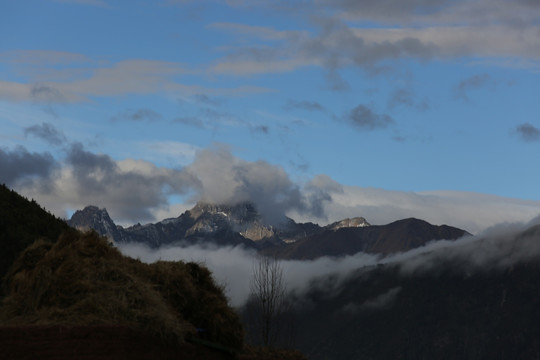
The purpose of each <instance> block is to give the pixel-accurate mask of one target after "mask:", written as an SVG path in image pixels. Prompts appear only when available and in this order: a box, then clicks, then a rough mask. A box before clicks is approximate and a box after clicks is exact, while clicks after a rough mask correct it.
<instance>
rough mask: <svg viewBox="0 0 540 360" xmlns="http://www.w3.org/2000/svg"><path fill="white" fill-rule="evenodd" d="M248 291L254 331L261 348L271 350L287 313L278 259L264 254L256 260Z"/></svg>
mask: <svg viewBox="0 0 540 360" xmlns="http://www.w3.org/2000/svg"><path fill="white" fill-rule="evenodd" d="M250 292H251V295H250V300H251V305H252V307H254V310H255V312H254V317H255V319H253V321H254V322H255V323H256V326H255V329H254V330H255V331H257V332H259V336H260V339H259V341H260V343H262V345H263V346H265V347H273V346H274V345H275V344H276V341H277V339H278V336H279V333H280V331H281V325H282V320H283V319H282V318H283V314H284V313H285V311H286V310H287V302H286V298H285V294H286V286H285V282H284V279H283V269H282V266H281V263H280V262H279V260H277V259H275V258H273V257H270V256H264V255H260V256H259V257H258V259H257V261H256V262H255V263H254V264H253V278H252V280H251V284H250Z"/></svg>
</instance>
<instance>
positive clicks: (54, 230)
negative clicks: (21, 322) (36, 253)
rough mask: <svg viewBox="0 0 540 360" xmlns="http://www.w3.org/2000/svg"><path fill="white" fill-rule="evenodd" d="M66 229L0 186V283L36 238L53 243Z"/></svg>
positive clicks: (33, 202)
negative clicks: (17, 258)
mask: <svg viewBox="0 0 540 360" xmlns="http://www.w3.org/2000/svg"><path fill="white" fill-rule="evenodd" d="M68 228H69V226H68V225H67V224H66V223H65V222H64V221H62V220H60V219H58V218H56V217H55V216H54V215H51V214H50V213H48V212H47V211H45V210H44V209H43V208H41V206H39V205H38V204H37V203H36V202H35V201H34V200H32V201H29V200H27V199H26V198H24V197H23V196H21V195H19V194H18V193H16V192H15V191H13V190H10V189H8V188H7V187H6V186H5V185H0V280H1V279H2V278H3V277H4V275H5V274H6V272H7V270H8V268H9V267H10V266H11V264H12V263H13V261H14V260H15V258H16V257H17V256H18V255H19V254H20V253H21V252H22V251H23V250H24V249H25V248H26V247H28V246H29V245H30V244H31V243H33V242H34V241H35V240H36V239H38V238H45V239H48V240H51V241H55V240H56V239H57V238H58V236H59V235H60V234H61V233H62V232H63V231H65V230H67V229H68ZM1 294H2V291H1V290H0V295H1Z"/></svg>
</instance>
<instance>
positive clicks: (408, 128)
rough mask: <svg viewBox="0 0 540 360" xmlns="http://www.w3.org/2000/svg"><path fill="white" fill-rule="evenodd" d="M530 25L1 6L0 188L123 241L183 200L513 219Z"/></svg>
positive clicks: (102, 2) (471, 18) (324, 7)
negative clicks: (108, 226) (102, 223)
mask: <svg viewBox="0 0 540 360" xmlns="http://www.w3.org/2000/svg"><path fill="white" fill-rule="evenodd" d="M539 20H540V5H539V4H538V3H537V2H534V1H527V0H518V1H507V0H466V1H460V0H458V1H444V0H440V1H433V0H429V1H428V0H403V1H400V2H398V3H396V2H392V1H380V0H379V1H371V0H366V1H352V0H351V1H349V0H316V1H286V2H285V1H284V2H280V1H265V0H252V1H243V0H235V1H233V0H231V1H211V0H202V1H190V0H182V1H173V0H168V1H167V0H159V1H142V0H141V1H113V0H110V1H108V0H58V1H55V0H39V1H32V0H24V1H15V0H7V1H3V2H2V4H1V5H0V34H2V35H0V38H1V41H0V126H1V129H2V130H1V131H0V166H1V167H2V168H3V171H2V174H0V181H2V182H4V183H6V184H8V185H9V186H11V187H13V188H15V189H17V190H18V191H20V192H22V193H23V194H25V195H27V196H29V197H34V198H36V199H37V200H38V201H40V203H43V204H44V205H45V206H46V207H47V208H49V209H51V211H53V212H55V213H56V214H58V215H60V216H68V215H69V213H70V212H71V211H73V210H75V209H77V208H81V207H83V206H85V205H87V204H89V203H93V204H94V205H98V206H101V207H107V209H109V211H110V212H111V215H112V216H113V218H114V219H115V220H117V221H119V222H121V223H125V224H128V223H133V222H137V221H140V222H148V221H155V220H159V219H161V218H163V217H167V216H177V215H178V214H179V212H181V211H183V210H185V209H187V208H189V207H190V206H191V204H192V203H193V202H195V201H198V200H204V201H222V202H223V201H225V202H231V201H233V202H234V201H244V200H250V201H254V202H255V203H256V204H258V206H259V207H260V208H261V209H263V208H264V209H267V210H264V209H263V210H262V212H263V213H266V214H267V215H268V217H269V218H274V217H275V215H276V214H279V213H283V212H285V213H287V214H289V215H291V216H292V215H295V216H296V217H297V218H298V219H299V220H300V219H301V220H312V221H317V222H328V221H332V220H336V219H337V218H339V217H341V216H364V217H366V218H367V219H368V221H371V222H373V223H379V222H385V221H391V220H393V219H394V220H395V219H396V218H398V217H404V216H417V217H424V218H428V220H431V221H433V222H439V223H442V222H445V223H451V224H455V225H462V226H468V230H470V231H478V230H480V229H482V228H485V227H486V226H489V225H493V224H494V223H497V222H499V221H505V220H510V221H528V220H529V219H530V218H531V217H533V216H535V215H538V214H539V213H540V190H539V187H538V180H539V179H540V167H539V166H537V163H538V156H539V154H540V117H539V115H538V110H539V108H540V101H539V100H540V91H539V90H540V81H539V79H540V74H539V70H540V62H539V60H540V41H539V40H538V39H540V26H539V25H538V24H539ZM463 194H468V195H466V196H464V195H463ZM375 195H376V196H375ZM396 196H397V198H396ZM486 196H487V198H486ZM403 197H405V198H407V199H409V200H410V201H409V200H403V199H404V198H403ZM367 198H369V199H370V200H369V201H368V200H367ZM389 199H396V200H395V201H397V203H392V204H391V205H388V204H389V201H390V200H389ZM400 199H401V200H400ZM411 199H413V200H411ZM471 199H474V201H472V200H471ZM488 199H489V200H488ZM471 202H472V203H471ZM456 204H457V205H456ZM466 206H468V208H469V209H470V211H469V212H467V211H463V208H464V207H466ZM458 209H459V211H458ZM456 212H459V213H460V216H457V215H456ZM471 216H475V217H477V218H485V219H484V220H483V221H480V220H479V221H477V222H474V223H471V220H470V217H471ZM430 217H431V218H430ZM468 218H469V219H468Z"/></svg>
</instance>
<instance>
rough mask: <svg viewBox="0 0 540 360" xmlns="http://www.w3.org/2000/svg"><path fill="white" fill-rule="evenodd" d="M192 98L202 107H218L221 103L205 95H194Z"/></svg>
mask: <svg viewBox="0 0 540 360" xmlns="http://www.w3.org/2000/svg"><path fill="white" fill-rule="evenodd" d="M193 98H194V99H195V100H196V101H197V102H199V103H201V104H204V105H208V106H220V105H221V103H222V101H221V100H219V99H214V98H211V97H209V96H208V95H205V94H196V95H193Z"/></svg>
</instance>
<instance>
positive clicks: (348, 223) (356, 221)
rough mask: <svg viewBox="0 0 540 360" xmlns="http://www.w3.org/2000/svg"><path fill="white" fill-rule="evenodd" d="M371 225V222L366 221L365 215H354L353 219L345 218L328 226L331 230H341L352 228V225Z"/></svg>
mask: <svg viewBox="0 0 540 360" xmlns="http://www.w3.org/2000/svg"><path fill="white" fill-rule="evenodd" d="M366 226H371V224H370V223H368V222H367V221H366V219H364V218H363V217H354V218H352V219H349V218H347V219H343V220H341V221H336V222H335V223H332V224H330V225H328V226H327V228H328V229H329V230H339V229H341V228H350V227H366Z"/></svg>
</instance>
